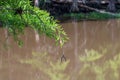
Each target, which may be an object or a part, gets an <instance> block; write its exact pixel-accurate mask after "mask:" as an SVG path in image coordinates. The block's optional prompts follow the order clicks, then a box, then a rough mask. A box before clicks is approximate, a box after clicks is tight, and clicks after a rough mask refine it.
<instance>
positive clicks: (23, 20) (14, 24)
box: [0, 0, 67, 46]
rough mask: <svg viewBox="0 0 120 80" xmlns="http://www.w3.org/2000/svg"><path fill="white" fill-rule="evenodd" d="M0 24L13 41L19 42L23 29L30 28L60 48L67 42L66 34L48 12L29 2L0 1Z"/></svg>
mask: <svg viewBox="0 0 120 80" xmlns="http://www.w3.org/2000/svg"><path fill="white" fill-rule="evenodd" d="M0 22H2V25H3V27H5V28H6V29H8V32H9V33H10V35H12V36H13V37H14V39H15V41H18V40H19V38H20V37H19V35H20V34H23V33H24V29H25V27H31V28H33V29H34V30H36V31H37V32H38V33H39V34H45V35H47V36H48V37H50V38H54V39H55V41H56V42H57V43H60V44H61V46H62V45H63V44H64V42H66V40H67V37H66V33H65V32H64V31H63V28H62V27H61V26H60V25H58V24H57V21H56V20H54V18H53V17H51V16H50V14H49V13H48V12H46V11H43V10H40V9H39V8H37V7H33V6H31V5H30V1H29V0H3V1H1V2H0ZM18 43H19V42H18Z"/></svg>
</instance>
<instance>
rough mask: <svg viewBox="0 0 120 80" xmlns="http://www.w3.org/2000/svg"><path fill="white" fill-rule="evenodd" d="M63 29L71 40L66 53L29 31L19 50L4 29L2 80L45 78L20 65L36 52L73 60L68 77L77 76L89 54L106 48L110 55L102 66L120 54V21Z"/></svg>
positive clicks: (75, 24)
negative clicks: (82, 62)
mask: <svg viewBox="0 0 120 80" xmlns="http://www.w3.org/2000/svg"><path fill="white" fill-rule="evenodd" d="M61 25H62V27H63V28H64V30H65V31H66V33H67V34H68V37H69V38H70V39H69V41H68V42H67V43H66V44H65V45H64V46H63V48H62V49H61V48H60V47H59V46H56V45H55V42H54V40H51V39H49V38H47V37H45V36H40V37H39V36H38V34H37V33H36V32H35V31H33V30H31V29H29V28H27V29H26V31H25V34H24V35H23V36H22V39H23V41H24V46H23V47H22V48H19V47H18V46H17V44H16V43H15V42H14V41H13V39H12V38H11V37H9V38H8V39H5V37H6V36H7V32H6V30H5V29H3V28H0V45H1V46H0V80H40V77H41V76H40V75H37V74H38V73H39V71H36V70H34V69H33V68H32V67H30V65H26V64H21V63H20V62H19V59H27V58H29V57H31V53H32V52H39V53H43V52H47V53H48V54H50V55H52V57H53V58H54V60H60V57H61V55H62V54H63V53H64V55H65V57H66V59H67V60H70V65H69V67H68V73H69V72H70V73H75V74H76V73H77V71H78V69H79V68H80V66H81V64H80V63H79V59H78V58H79V55H84V54H85V50H91V49H94V50H98V51H101V49H102V48H107V50H108V53H110V55H106V56H105V57H104V58H103V59H101V60H100V61H97V62H98V63H104V61H105V60H106V59H109V58H112V57H113V55H115V54H117V53H118V52H120V20H101V21H79V22H77V21H75V20H73V21H68V22H65V23H61ZM75 74H72V76H73V77H71V80H75V78H74V75H75ZM89 77H90V76H89ZM91 77H92V76H91ZM78 80H81V79H78ZM90 80H91V79H90ZM93 80H94V79H93Z"/></svg>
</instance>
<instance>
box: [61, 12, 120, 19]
mask: <svg viewBox="0 0 120 80" xmlns="http://www.w3.org/2000/svg"><path fill="white" fill-rule="evenodd" d="M63 17H67V18H76V19H78V20H82V19H87V20H104V19H111V18H120V14H119V13H118V14H116V16H112V15H109V14H106V13H98V12H89V13H86V14H85V13H70V14H64V15H63Z"/></svg>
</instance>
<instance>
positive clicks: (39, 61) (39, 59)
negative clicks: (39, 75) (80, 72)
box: [21, 53, 69, 80]
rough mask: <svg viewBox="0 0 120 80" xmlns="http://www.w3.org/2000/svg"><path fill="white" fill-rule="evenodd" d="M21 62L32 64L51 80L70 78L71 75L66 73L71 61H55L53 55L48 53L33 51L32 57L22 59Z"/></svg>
mask: <svg viewBox="0 0 120 80" xmlns="http://www.w3.org/2000/svg"><path fill="white" fill-rule="evenodd" d="M21 63H26V64H30V65H32V66H33V67H34V68H37V69H39V70H40V71H42V72H43V74H45V75H46V76H47V77H48V78H49V79H50V80H69V76H68V75H67V74H66V73H65V70H66V68H67V65H68V63H69V61H66V62H62V63H61V61H60V60H58V61H53V59H52V57H50V56H47V54H46V53H44V54H41V53H33V57H32V58H31V59H27V60H21Z"/></svg>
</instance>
